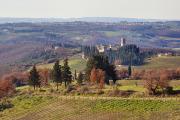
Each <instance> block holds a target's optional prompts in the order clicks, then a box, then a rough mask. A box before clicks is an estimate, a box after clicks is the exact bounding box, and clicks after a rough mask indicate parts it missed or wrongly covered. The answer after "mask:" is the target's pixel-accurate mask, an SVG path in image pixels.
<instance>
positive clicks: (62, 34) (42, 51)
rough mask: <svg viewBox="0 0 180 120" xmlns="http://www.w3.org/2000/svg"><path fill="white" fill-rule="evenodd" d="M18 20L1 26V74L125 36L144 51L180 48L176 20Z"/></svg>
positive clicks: (118, 42) (179, 36)
mask: <svg viewBox="0 0 180 120" xmlns="http://www.w3.org/2000/svg"><path fill="white" fill-rule="evenodd" d="M84 19H86V18H84ZM87 19H89V18H87ZM91 19H92V20H97V19H95V18H91ZM101 19H105V18H99V20H101ZM4 20H6V19H4ZM15 20H16V19H15ZM18 20H19V22H21V23H6V24H0V69H1V70H0V74H1V73H4V72H5V71H9V70H12V68H14V69H22V70H23V69H26V68H28V67H29V66H30V65H33V64H36V63H42V62H52V61H54V60H55V59H61V58H65V57H67V56H72V55H74V54H78V53H79V52H80V48H81V46H82V45H92V46H93V45H97V44H104V45H109V44H112V45H113V44H120V39H121V37H123V38H125V39H126V40H127V44H136V45H137V46H138V47H143V48H161V49H175V50H177V49H179V48H180V22H175V21H174V22H170V21H169V22H138V23H137V22H118V23H104V22H80V21H79V22H50V23H40V21H39V20H40V19H37V20H38V21H39V22H36V23H25V22H23V21H21V19H18ZM28 20H30V19H28ZM33 20H34V19H33ZM47 20H49V19H47ZM106 20H107V21H109V20H110V21H111V19H110V18H107V19H106ZM9 21H13V19H10V18H9ZM6 22H8V20H7V21H6ZM26 22H28V21H26ZM56 48H58V49H56Z"/></svg>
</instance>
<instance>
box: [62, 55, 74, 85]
mask: <svg viewBox="0 0 180 120" xmlns="http://www.w3.org/2000/svg"><path fill="white" fill-rule="evenodd" d="M62 76H63V81H64V84H65V87H67V85H69V84H70V83H71V80H72V75H71V70H70V67H69V65H68V59H65V60H64V66H63V67H62Z"/></svg>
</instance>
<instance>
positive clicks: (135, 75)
mask: <svg viewBox="0 0 180 120" xmlns="http://www.w3.org/2000/svg"><path fill="white" fill-rule="evenodd" d="M144 73H145V70H133V72H132V75H131V78H132V79H133V80H141V79H142V78H143V76H144Z"/></svg>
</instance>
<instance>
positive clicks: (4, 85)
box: [0, 79, 15, 98]
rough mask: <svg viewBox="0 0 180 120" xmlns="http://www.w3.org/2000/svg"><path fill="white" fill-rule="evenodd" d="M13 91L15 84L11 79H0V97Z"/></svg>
mask: <svg viewBox="0 0 180 120" xmlns="http://www.w3.org/2000/svg"><path fill="white" fill-rule="evenodd" d="M14 91H15V86H14V85H13V82H12V81H11V80H6V79H2V80H0V98H1V97H4V96H7V95H10V94H12V93H13V92H14Z"/></svg>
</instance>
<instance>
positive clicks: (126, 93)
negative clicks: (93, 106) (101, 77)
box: [109, 88, 134, 97]
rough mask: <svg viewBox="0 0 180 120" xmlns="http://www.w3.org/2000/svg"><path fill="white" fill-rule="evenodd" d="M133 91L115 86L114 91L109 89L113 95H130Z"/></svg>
mask: <svg viewBox="0 0 180 120" xmlns="http://www.w3.org/2000/svg"><path fill="white" fill-rule="evenodd" d="M132 93H134V91H130V90H128V91H122V90H118V89H117V88H115V89H114V90H112V91H109V96H111V97H129V96H130V95H131V94H132Z"/></svg>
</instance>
